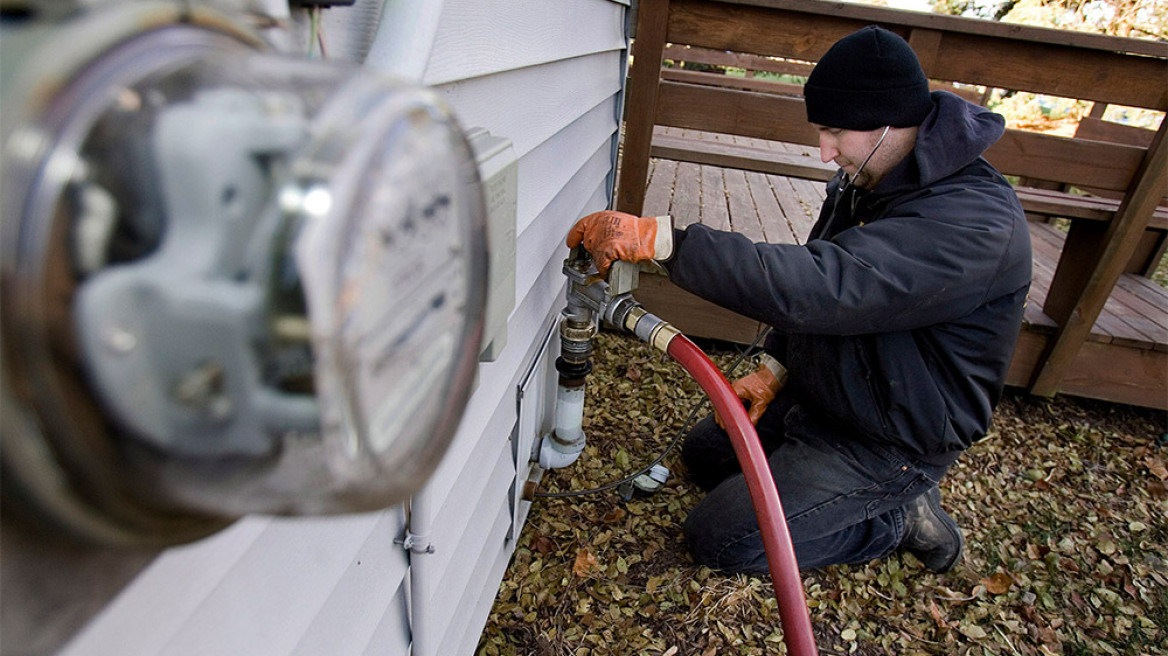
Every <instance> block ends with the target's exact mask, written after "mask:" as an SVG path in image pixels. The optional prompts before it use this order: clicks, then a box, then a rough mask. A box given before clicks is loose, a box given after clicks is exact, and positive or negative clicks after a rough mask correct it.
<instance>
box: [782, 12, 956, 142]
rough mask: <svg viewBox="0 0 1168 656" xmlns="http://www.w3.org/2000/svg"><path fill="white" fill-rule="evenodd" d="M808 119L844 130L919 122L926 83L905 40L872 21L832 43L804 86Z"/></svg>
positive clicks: (925, 109) (926, 103)
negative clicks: (871, 23)
mask: <svg viewBox="0 0 1168 656" xmlns="http://www.w3.org/2000/svg"><path fill="white" fill-rule="evenodd" d="M803 97H804V99H805V100H806V102H807V120H808V121H809V122H811V123H815V124H817V125H823V126H827V127H831V128H842V129H845V130H875V129H878V128H881V127H884V126H885V125H891V126H892V127H898V128H906V127H912V126H915V125H920V124H921V122H922V121H924V120H925V117H926V116H927V115H928V114H929V110H930V109H932V106H933V103H932V100H930V98H929V81H928V80H927V79H926V78H925V72H924V70H922V69H921V63H920V61H919V60H918V59H917V56H916V53H914V52H913V51H912V48H911V47H909V45H908V42H907V41H905V40H904V39H902V38H900V36H898V35H897V34H895V33H893V32H889V31H888V30H885V29H883V28H880V27H876V26H875V25H869V26H868V27H865V28H864V29H862V30H860V31H858V32H856V33H854V34H850V35H848V36H846V37H844V38H842V39H840V40H839V41H837V42H836V43H835V45H833V46H832V47H831V49H830V50H828V51H827V53H826V54H824V55H823V57H822V58H821V59H820V60H819V63H818V64H816V65H815V69H814V70H812V71H811V76H810V77H808V78H807V84H805V85H803Z"/></svg>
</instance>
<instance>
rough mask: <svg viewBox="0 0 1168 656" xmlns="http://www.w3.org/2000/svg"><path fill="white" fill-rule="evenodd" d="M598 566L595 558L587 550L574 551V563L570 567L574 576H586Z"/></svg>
mask: <svg viewBox="0 0 1168 656" xmlns="http://www.w3.org/2000/svg"><path fill="white" fill-rule="evenodd" d="M598 566H599V563H598V562H597V561H596V556H595V555H593V554H592V552H591V551H589V550H587V549H577V550H576V562H575V563H573V565H572V572H573V573H574V574H575V575H576V576H588V575H589V574H591V573H592V570H594V569H596V568H597V567H598Z"/></svg>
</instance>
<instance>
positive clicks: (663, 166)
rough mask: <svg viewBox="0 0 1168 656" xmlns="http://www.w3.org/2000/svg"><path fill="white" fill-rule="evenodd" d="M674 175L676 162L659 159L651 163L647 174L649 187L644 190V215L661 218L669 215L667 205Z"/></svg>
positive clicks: (671, 193)
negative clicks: (651, 165) (650, 168)
mask: <svg viewBox="0 0 1168 656" xmlns="http://www.w3.org/2000/svg"><path fill="white" fill-rule="evenodd" d="M676 175H677V162H674V161H672V160H668V159H659V160H656V161H654V162H653V167H652V170H651V171H650V174H649V186H648V188H647V189H646V190H645V209H644V214H645V215H647V216H662V215H665V214H668V213H669V204H670V201H671V200H672V199H673V181H674V178H675V176H676Z"/></svg>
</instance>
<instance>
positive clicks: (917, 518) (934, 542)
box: [900, 485, 965, 574]
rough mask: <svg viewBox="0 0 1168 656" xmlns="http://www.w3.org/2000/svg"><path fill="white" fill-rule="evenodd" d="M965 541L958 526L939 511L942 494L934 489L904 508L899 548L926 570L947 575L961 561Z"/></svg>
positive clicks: (934, 487) (931, 488) (941, 510)
mask: <svg viewBox="0 0 1168 656" xmlns="http://www.w3.org/2000/svg"><path fill="white" fill-rule="evenodd" d="M964 547H965V538H964V537H962V536H961V529H960V528H958V526H957V522H955V521H953V518H952V517H950V516H949V514H948V513H946V512H945V510H944V509H942V508H941V491H940V490H938V489H937V486H935V485H934V486H933V487H930V488H929V490H928V491H927V492H925V493H924V494H922V495H921V496H919V497H917V498H916V499H913V500H912V501H911V502H909V504H908V505H907V506H905V507H904V537H903V538H901V540H900V548H901V549H905V550H907V551H908V552H909V553H911V554H912V555H914V556H916V557H917V558H918V559H919V560H920V561H921V562H922V563H924V565H925V567H927V568H929V569H930V570H932V571H934V572H937V573H938V574H940V573H942V572H948V571H949V570H950V569H952V568H953V566H954V565H956V564H957V561H958V560H960V559H961V550H962V548H964Z"/></svg>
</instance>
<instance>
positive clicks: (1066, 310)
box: [616, 0, 1168, 396]
mask: <svg viewBox="0 0 1168 656" xmlns="http://www.w3.org/2000/svg"><path fill="white" fill-rule="evenodd" d="M871 24H877V25H880V26H882V27H884V28H887V29H889V30H892V31H893V32H896V33H898V34H900V35H901V36H902V37H904V38H905V39H906V40H907V41H908V42H909V44H910V45H911V46H912V47H913V49H914V50H915V51H916V53H917V55H918V57H919V58H920V60H921V64H922V66H923V67H924V70H925V73H926V74H927V75H928V76H929V78H930V79H931V80H936V81H938V82H943V83H960V84H964V85H978V86H983V87H987V88H999V89H1008V90H1014V91H1029V92H1034V93H1041V94H1048V95H1052V96H1058V97H1063V98H1072V99H1082V100H1090V101H1094V102H1096V103H1102V104H1108V103H1110V104H1117V105H1124V106H1130V107H1140V108H1147V109H1153V110H1159V111H1164V110H1166V109H1168V85H1166V84H1165V80H1166V79H1168V44H1166V43H1162V42H1152V41H1142V40H1135V39H1123V38H1118V37H1109V36H1101V35H1094V34H1084V33H1079V32H1067V31H1059V30H1050V29H1043V28H1033V27H1024V26H1018V25H1007V24H1002V23H995V22H988V21H979V20H973V19H965V18H958V17H953V16H942V15H935V14H924V13H917V12H906V11H897V10H891V9H885V8H879V7H872V6H867V5H855V4H843V3H836V2H824V1H822V0H642V2H641V3H640V6H639V10H638V17H637V24H636V33H635V41H634V44H633V50H632V53H633V64H632V67H631V77H630V82H629V86H628V93H627V103H626V113H625V123H626V128H625V129H626V134H625V142H624V155H623V161H622V165H621V173H620V188H619V189H618V192H617V203H616V205H617V209H619V210H622V211H626V212H632V213H639V212H640V211H641V208H642V206H643V203H644V193H645V182H646V177H647V172H648V167H649V158H650V154H651V152H652V153H653V154H654V155H657V156H665V157H669V158H671V159H678V160H681V161H692V162H699V163H713V164H717V165H721V166H738V167H740V168H753V169H755V170H762V171H766V172H769V173H779V174H783V175H793V176H801V177H809V178H815V179H825V176H827V175H830V170H828V169H825V167H823V166H818V165H817V163H816V162H810V163H809V162H808V161H807V160H808V159H809V158H801V159H799V158H789V159H788V160H784V158H783V157H781V156H775V155H773V154H771V155H764V154H763V153H761V152H760V153H750V152H749V151H744V150H742V149H727V148H725V147H721V146H709V147H703V146H700V145H696V144H685V143H677V142H676V141H675V142H672V143H668V142H666V143H661V144H658V145H657V146H656V148H655V145H654V141H653V127H654V126H655V125H662V126H673V127H680V128H688V129H693V130H701V131H709V132H721V133H729V134H736V135H743V136H748V137H755V138H761V139H770V140H776V141H784V142H790V143H796V144H803V145H810V146H815V145H818V142H817V135H816V133H815V131H814V130H813V129H812V128H811V126H810V125H809V124H808V123H807V121H806V113H805V109H804V105H803V100H802V98H801V97H799V96H798V95H797V94H796V93H792V92H791V91H792V89H790V88H787V89H785V90H784V91H780V92H778V93H774V92H764V91H759V90H752V89H750V88H742V87H743V86H745V85H742V84H739V85H738V86H739V88H734V87H733V86H727V85H725V84H721V85H715V84H710V83H709V80H704V79H702V78H693V77H692V76H690V79H688V80H684V79H679V78H678V76H677V73H676V72H672V73H671V72H669V71H668V69H664V71H665V72H663V69H662V60H663V59H664V58H665V55H666V48H667V47H670V48H673V49H674V50H672V51H671V52H672V53H673V54H677V53H678V52H679V50H677V49H678V48H680V47H682V46H691V47H693V48H704V49H708V50H713V51H725V52H727V53H736V54H737V55H738V59H736V60H735V61H738V62H740V63H746V62H753V63H755V64H757V63H758V61H759V59H761V58H778V59H782V60H797V61H802V62H814V61H816V60H818V58H819V57H820V56H821V55H822V54H823V53H824V52H826V51H827V49H828V48H829V47H830V46H831V45H832V44H833V43H835V41H837V40H838V39H840V38H842V37H844V36H846V35H848V34H851V33H852V32H854V31H856V30H858V29H860V28H861V27H864V26H866V25H871ZM729 60H730V59H728V61H729ZM670 78H672V79H670ZM786 86H787V87H793V86H795V85H786ZM1166 130H1168V120H1165V121H1164V122H1163V123H1162V125H1161V127H1160V129H1159V131H1158V132H1156V133H1155V135H1154V137H1153V138H1152V140H1151V143H1150V144H1148V145H1146V146H1143V145H1139V144H1132V143H1123V142H1122V141H1114V140H1113V141H1100V140H1094V139H1082V138H1067V137H1058V136H1050V135H1044V134H1037V133H1031V132H1024V131H1020V130H1008V131H1007V133H1006V134H1005V136H1003V138H1002V139H1001V140H1000V141H999V142H998V143H996V144H995V145H994V146H993V147H992V148H991V149H990V150H989V151H988V152H987V153H986V157H987V159H989V160H990V161H991V162H992V163H993V164H994V165H995V166H996V167H997V168H998V169H999V170H1001V171H1002V172H1003V173H1005V174H1007V175H1014V176H1018V177H1019V179H1022V180H1026V181H1028V182H1029V181H1042V182H1044V183H1043V184H1039V185H1036V186H1034V187H1029V186H1020V187H1018V189H1017V191H1018V195H1019V198H1020V200H1022V202H1023V205H1024V207H1025V208H1026V209H1027V211H1028V212H1032V213H1037V214H1043V215H1049V216H1060V217H1065V218H1068V219H1071V226H1070V229H1069V232H1068V234H1067V239H1066V242H1065V246H1064V248H1063V251H1062V255H1061V257H1060V259H1059V264H1058V268H1057V271H1056V273H1055V275H1054V279H1053V281H1052V283H1051V289H1050V292H1049V294H1048V296H1047V299H1046V302H1045V305H1044V306H1043V310H1044V312H1045V313H1046V314H1047V315H1049V317H1050V318H1051V319H1053V320H1054V322H1055V323H1056V324H1057V325H1058V328H1057V330H1056V332H1055V334H1054V335H1053V336H1052V338H1051V339H1049V340H1048V341H1047V343H1046V347H1045V352H1044V353H1042V355H1041V356H1040V357H1039V359H1038V363H1037V365H1036V366H1035V367H1034V369H1033V376H1032V379H1031V382H1030V385H1029V388H1030V390H1031V392H1033V393H1035V394H1039V395H1043V396H1052V395H1054V394H1055V393H1057V391H1058V389H1059V385H1060V382H1061V381H1062V379H1063V377H1064V376H1065V375H1066V373H1067V371H1068V369H1069V367H1070V365H1071V363H1072V362H1073V360H1074V358H1075V356H1076V354H1077V353H1078V351H1079V350H1080V349H1081V348H1082V346H1083V344H1084V342H1085V341H1086V340H1087V337H1088V335H1089V333H1090V330H1091V327H1092V325H1093V324H1094V323H1095V320H1096V318H1097V317H1098V316H1099V313H1100V312H1101V310H1102V309H1103V306H1104V304H1105V303H1106V301H1107V299H1108V296H1109V295H1110V294H1111V291H1112V289H1113V288H1114V286H1115V283H1116V281H1117V280H1118V278H1119V276H1120V275H1121V274H1122V273H1123V272H1124V271H1125V270H1127V269H1129V268H1130V267H1131V265H1130V264H1129V263H1130V262H1132V261H1135V260H1140V257H1141V249H1142V250H1147V249H1148V248H1152V251H1153V253H1156V252H1162V250H1161V249H1162V244H1163V234H1164V232H1165V231H1166V230H1168V211H1164V210H1161V211H1159V212H1158V211H1157V205H1158V204H1159V203H1160V202H1161V199H1162V198H1164V196H1165V192H1166V191H1168V143H1166V140H1165V132H1166ZM719 148H721V150H720V151H719V150H718V149H719ZM1038 187H1053V189H1043V188H1038ZM1070 187H1077V188H1083V189H1088V188H1090V189H1095V190H1102V191H1103V192H1109V193H1110V195H1112V196H1115V197H1116V198H1115V199H1108V198H1106V197H1097V198H1091V199H1084V198H1083V197H1081V196H1078V195H1075V194H1072V193H1068V192H1065V191H1062V189H1066V188H1070ZM1149 229H1151V230H1152V231H1154V232H1155V233H1157V234H1158V235H1159V237H1158V239H1159V240H1160V241H1159V244H1160V245H1159V246H1156V245H1155V244H1154V243H1153V245H1152V246H1150V247H1149V245H1148V244H1149V240H1148V239H1147V238H1146V237H1145V232H1146V231H1147V230H1149ZM1152 241H1153V242H1154V241H1155V240H1154V239H1153V240H1152Z"/></svg>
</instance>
